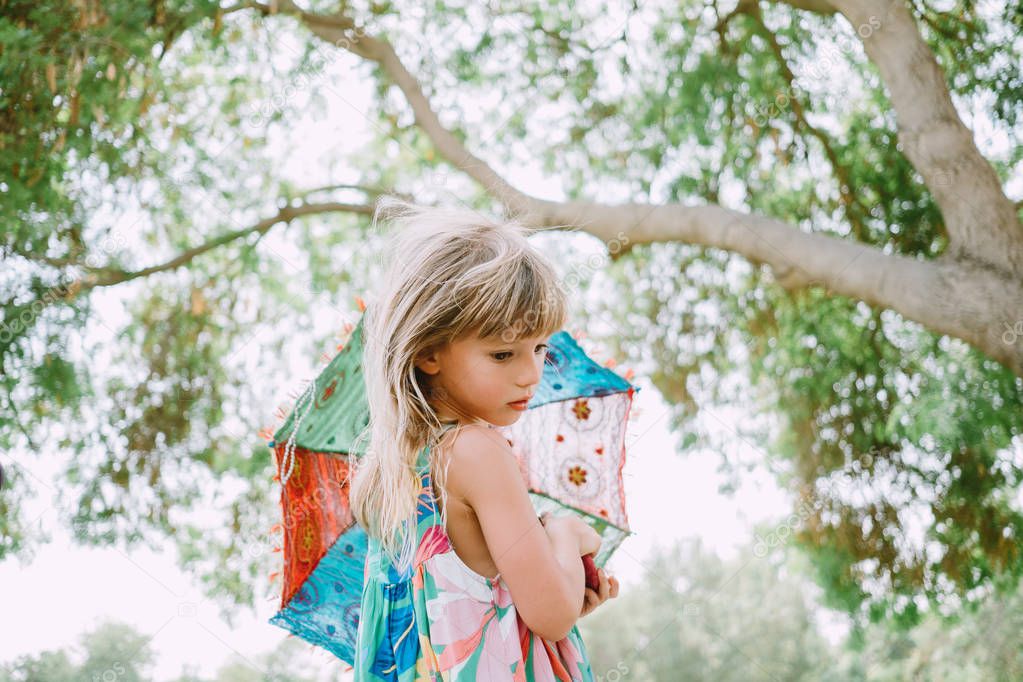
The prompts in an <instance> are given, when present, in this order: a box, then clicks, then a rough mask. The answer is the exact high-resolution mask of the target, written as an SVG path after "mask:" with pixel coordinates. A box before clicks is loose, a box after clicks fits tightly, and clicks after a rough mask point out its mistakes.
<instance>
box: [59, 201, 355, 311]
mask: <svg viewBox="0 0 1023 682" xmlns="http://www.w3.org/2000/svg"><path fill="white" fill-rule="evenodd" d="M373 211H374V206H373V205H371V204H346V203H340V202H330V203H319V204H302V205H301V206H285V207H284V208H281V209H280V210H278V211H277V214H276V215H274V216H271V217H269V218H265V219H263V220H260V221H259V222H258V223H256V224H255V225H252V226H250V227H245V228H241V229H239V230H234V231H232V232H228V233H227V234H223V235H221V236H219V237H215V238H214V239H211V240H209V241H207V242H203V243H202V244H200V245H198V246H195V247H192V248H191V249H187V250H186V251H182V252H181V253H179V254H178V255H176V256H174V257H173V258H171V259H169V260H166V261H164V262H163V263H159V264H157V265H151V266H149V267H147V268H142V269H141V270H134V271H128V270H121V269H113V268H94V269H92V271H90V272H89V274H87V275H85V276H84V277H83V278H82V279H81V280H79V281H78V282H77V283H76V286H74V287H73V288H74V290H75V291H76V293H80V292H81V291H88V290H89V289H94V288H96V287H108V286H113V285H115V284H121V283H123V282H129V281H131V280H133V279H138V278H140V277H148V276H149V275H153V274H155V273H157V272H164V271H167V270H174V269H176V268H179V267H181V266H182V265H186V264H188V263H189V262H191V261H192V260H193V259H195V258H196V257H197V256H201V255H202V254H204V253H206V252H207V251H212V250H213V249H215V248H217V247H220V246H223V245H224V244H228V243H230V242H233V241H235V240H237V239H241V238H243V237H247V236H248V235H250V234H258V235H260V236H262V235H264V234H266V232H268V231H269V230H270V228H271V227H273V226H274V225H276V224H277V223H282V222H283V223H287V222H291V221H292V220H294V219H295V218H300V217H302V216H307V215H314V214H317V213H339V212H343V213H358V214H361V215H373Z"/></svg>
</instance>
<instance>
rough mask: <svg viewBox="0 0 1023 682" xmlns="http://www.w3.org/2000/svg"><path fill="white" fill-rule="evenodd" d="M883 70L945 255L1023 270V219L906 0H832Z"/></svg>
mask: <svg viewBox="0 0 1023 682" xmlns="http://www.w3.org/2000/svg"><path fill="white" fill-rule="evenodd" d="M832 4H833V5H834V6H835V7H836V8H838V10H839V11H840V12H841V13H842V14H843V15H844V16H845V17H846V19H848V20H849V22H850V23H851V24H852V26H853V28H854V29H855V30H856V33H857V35H858V36H859V37H860V40H861V41H862V42H863V47H864V49H865V50H866V52H867V56H868V57H869V58H870V60H871V61H872V62H873V63H874V64H875V65H876V66H877V68H878V70H879V71H880V73H881V79H882V80H883V81H884V84H885V86H886V87H887V89H888V94H889V97H890V98H891V102H892V106H893V108H894V109H895V114H896V119H897V122H898V131H899V140H900V141H901V142H902V145H903V148H904V149H905V154H906V158H908V159H909V161H910V162H911V163H912V164H913V166H914V168H916V170H917V171H918V172H919V173H920V175H921V176H922V177H923V179H924V183H925V184H926V185H927V188H928V189H929V190H930V191H931V194H933V195H934V200H935V202H936V203H937V204H938V207H939V208H940V209H941V213H942V216H943V217H944V219H945V224H946V227H947V229H948V233H949V254H948V255H949V256H950V257H951V258H954V259H957V260H972V261H975V262H978V263H982V264H988V265H993V266H995V267H997V268H999V269H1001V270H1002V272H1003V273H1019V272H1023V225H1021V224H1020V221H1019V217H1018V215H1017V213H1016V209H1015V206H1014V205H1013V202H1012V201H1010V200H1009V199H1008V198H1007V197H1006V196H1005V192H1004V191H1003V189H1002V186H1001V182H1000V181H999V179H998V175H997V173H995V170H994V168H992V166H991V164H990V163H988V161H987V159H985V158H984V156H983V155H982V154H981V153H980V150H979V149H977V145H976V144H975V143H974V140H973V134H972V133H971V132H970V130H969V129H968V128H967V127H966V126H965V125H964V124H963V122H962V120H961V119H960V117H959V114H958V112H957V111H956V109H955V106H954V104H953V102H952V97H951V95H950V94H949V90H948V86H947V85H946V83H945V78H944V74H943V72H942V71H941V68H940V67H939V66H938V62H937V60H936V59H935V57H934V53H933V52H932V51H931V49H930V47H929V46H928V45H927V43H926V42H925V41H924V39H923V37H922V36H921V35H920V31H919V29H918V27H917V25H916V22H915V21H914V19H913V16H912V15H911V14H910V12H909V10H908V8H907V7H906V6H905V4H904V3H903V2H900V1H896V0H832Z"/></svg>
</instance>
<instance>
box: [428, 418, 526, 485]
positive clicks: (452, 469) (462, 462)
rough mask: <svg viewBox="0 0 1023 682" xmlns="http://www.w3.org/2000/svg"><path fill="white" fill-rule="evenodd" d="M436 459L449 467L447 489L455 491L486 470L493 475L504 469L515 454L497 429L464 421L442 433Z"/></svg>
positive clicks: (484, 473) (470, 482)
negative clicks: (459, 425)
mask: <svg viewBox="0 0 1023 682" xmlns="http://www.w3.org/2000/svg"><path fill="white" fill-rule="evenodd" d="M438 460H439V464H440V465H441V466H446V467H448V469H447V476H448V478H447V481H448V486H449V491H453V492H458V491H460V490H465V489H466V487H467V486H471V485H473V484H474V483H475V479H477V478H479V477H480V476H482V475H486V474H487V473H488V472H489V473H491V474H493V473H496V472H498V471H501V470H504V469H506V467H507V464H508V462H509V461H510V462H514V461H515V455H514V453H513V452H512V449H511V446H509V445H508V441H507V440H506V439H505V438H504V436H502V435H501V434H500V432H498V431H497V430H496V429H494V428H491V427H488V426H485V425H482V424H467V425H465V426H461V427H458V428H456V429H452V430H451V431H449V432H448V433H446V434H444V436H443V437H442V438H441V441H440V448H439V452H438ZM459 496H460V497H463V496H462V495H459Z"/></svg>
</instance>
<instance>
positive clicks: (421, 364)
mask: <svg viewBox="0 0 1023 682" xmlns="http://www.w3.org/2000/svg"><path fill="white" fill-rule="evenodd" d="M415 366H416V367H418V368H419V369H420V370H421V371H423V372H424V373H425V374H430V375H433V374H436V373H437V372H439V371H440V361H439V360H438V358H437V353H436V351H433V350H425V351H423V352H421V353H420V354H419V355H417V356H416V360H415Z"/></svg>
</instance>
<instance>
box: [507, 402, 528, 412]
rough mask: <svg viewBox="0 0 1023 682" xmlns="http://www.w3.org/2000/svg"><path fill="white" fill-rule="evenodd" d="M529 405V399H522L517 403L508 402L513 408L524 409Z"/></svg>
mask: <svg viewBox="0 0 1023 682" xmlns="http://www.w3.org/2000/svg"><path fill="white" fill-rule="evenodd" d="M528 405H529V401H528V400H520V401H519V402H517V403H508V406H509V407H511V408H512V409H513V410H524V409H526V407H527V406H528Z"/></svg>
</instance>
